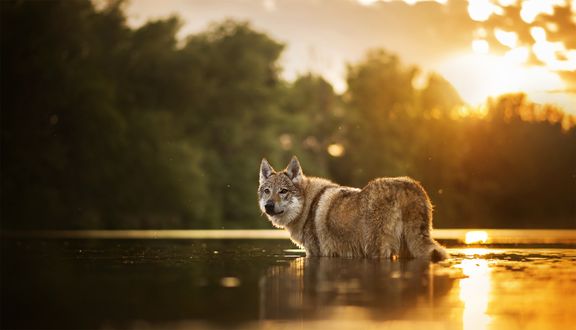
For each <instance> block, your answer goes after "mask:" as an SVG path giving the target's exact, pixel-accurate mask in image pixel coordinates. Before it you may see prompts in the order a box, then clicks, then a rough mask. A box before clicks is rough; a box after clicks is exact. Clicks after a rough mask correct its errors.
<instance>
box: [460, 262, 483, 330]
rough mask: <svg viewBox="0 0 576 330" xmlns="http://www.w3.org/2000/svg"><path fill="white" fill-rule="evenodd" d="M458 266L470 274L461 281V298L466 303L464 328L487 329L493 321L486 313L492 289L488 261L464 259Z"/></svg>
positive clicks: (466, 273) (463, 313)
mask: <svg viewBox="0 0 576 330" xmlns="http://www.w3.org/2000/svg"><path fill="white" fill-rule="evenodd" d="M456 267H457V268H461V269H462V272H463V273H464V275H466V276H468V277H467V278H464V279H462V280H461V281H460V300H461V301H462V303H464V310H463V312H462V328H463V329H464V330H468V329H487V327H488V325H489V324H490V321H491V317H490V316H488V315H487V313H486V311H487V310H488V303H489V297H490V289H491V283H490V268H489V267H488V261H486V260H484V259H464V260H462V262H461V263H460V264H459V265H457V266H456Z"/></svg>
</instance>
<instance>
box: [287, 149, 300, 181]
mask: <svg viewBox="0 0 576 330" xmlns="http://www.w3.org/2000/svg"><path fill="white" fill-rule="evenodd" d="M286 173H287V174H288V177H289V178H290V179H291V180H292V182H294V183H296V184H301V183H302V180H303V179H304V173H303V172H302V167H301V166H300V162H299V161H298V158H296V156H293V157H292V160H290V164H288V166H287V167H286Z"/></svg>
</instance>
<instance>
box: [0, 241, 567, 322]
mask: <svg viewBox="0 0 576 330" xmlns="http://www.w3.org/2000/svg"><path fill="white" fill-rule="evenodd" d="M527 236H529V235H527ZM156 237H158V236H156ZM559 242H560V243H556V244H554V245H550V244H549V243H541V244H538V245H534V244H513V245H510V244H508V243H507V244H505V245H489V246H485V245H483V246H475V247H466V246H464V245H462V244H461V243H459V242H458V240H451V239H450V240H446V241H445V243H448V244H450V249H449V251H450V253H451V254H452V255H453V258H452V259H450V260H448V261H445V262H442V263H438V264H430V263H428V262H424V261H419V260H400V261H389V260H369V259H346V258H305V257H304V253H303V252H302V251H301V250H298V249H297V248H295V247H294V246H293V245H292V243H290V242H289V241H288V240H285V239H267V238H261V239H222V238H216V237H212V238H211V239H200V238H196V239H191V238H181V239H166V238H156V239H142V238H132V239H120V238H118V237H113V238H108V239H102V238H85V237H80V238H70V237H67V238H62V237H56V236H55V235H53V236H51V237H50V238H46V237H43V238H41V237H38V235H36V236H35V237H20V238H18V237H16V236H14V235H12V237H8V238H4V239H3V240H2V265H1V266H2V277H1V281H2V282H1V283H2V286H1V291H2V301H1V306H2V315H1V319H0V320H1V322H2V328H58V329H65V328H68V329H79V328H83V329H167V328H169V329H192V328H193V329H197V328H200V329H220V328H233V329H260V328H286V329H294V328H297V329H356V328H368V329H379V328H395V329H406V328H408V329H409V328H429V329H561V328H569V327H571V326H572V325H573V324H576V313H574V306H576V250H575V249H574V245H572V244H571V243H566V242H567V241H566V240H564V241H563V240H560V241H559Z"/></svg>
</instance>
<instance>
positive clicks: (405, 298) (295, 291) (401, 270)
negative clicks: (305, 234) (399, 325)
mask: <svg viewBox="0 0 576 330" xmlns="http://www.w3.org/2000/svg"><path fill="white" fill-rule="evenodd" d="M432 267H435V265H432V264H430V263H429V262H427V261H423V260H417V259H414V260H402V261H390V260H378V259H345V258H326V257H316V258H311V257H308V258H305V257H302V258H298V259H295V260H293V261H292V262H291V263H290V264H289V265H288V266H286V265H277V266H273V267H270V268H269V269H268V271H267V272H266V275H265V276H263V277H262V278H261V280H260V318H261V319H277V320H278V319H279V320H282V319H285V320H290V319H330V318H339V319H341V318H343V317H344V318H347V319H350V320H355V319H367V320H383V319H401V318H410V319H414V318H425V319H426V318H430V317H431V314H432V312H433V309H434V302H435V301H437V300H438V299H439V298H441V297H442V296H445V295H446V293H447V292H448V291H449V290H450V288H451V287H452V284H453V280H452V279H450V278H448V276H433V275H432V273H433V272H432V269H431V268H432Z"/></svg>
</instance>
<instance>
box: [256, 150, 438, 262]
mask: <svg viewBox="0 0 576 330" xmlns="http://www.w3.org/2000/svg"><path fill="white" fill-rule="evenodd" d="M258 197H259V205H260V209H261V210H262V212H264V213H266V215H267V217H268V219H269V220H270V221H271V222H272V224H273V225H274V226H276V227H279V228H285V229H286V230H288V232H289V233H290V238H291V239H292V241H294V243H296V244H297V245H299V246H301V247H303V248H304V249H305V250H306V254H307V255H309V256H342V257H381V258H396V257H415V258H426V259H432V260H434V261H438V260H443V259H445V258H447V257H448V253H447V252H446V250H445V249H444V248H443V247H442V246H441V245H439V244H438V243H437V242H436V241H435V240H434V239H432V238H431V237H430V231H431V230H432V204H431V203H430V199H429V198H428V195H427V194H426V192H425V191H424V189H423V188H422V186H420V184H418V182H416V181H414V180H412V179H410V178H407V177H400V178H379V179H375V180H373V181H371V182H369V183H368V184H367V185H366V186H365V187H364V188H362V189H358V188H351V187H344V186H340V185H337V184H335V183H333V182H331V181H328V180H326V179H321V178H314V177H306V176H304V174H303V172H302V169H301V167H300V163H299V162H298V159H297V158H296V157H294V158H292V160H291V161H290V164H289V165H288V167H286V169H285V170H283V171H280V172H276V171H275V170H274V169H273V168H272V166H270V164H269V163H268V161H266V159H263V160H262V164H261V165H260V186H259V188H258Z"/></svg>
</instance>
